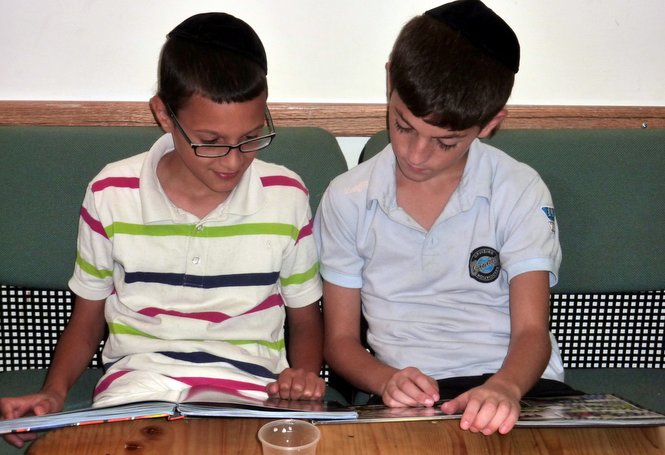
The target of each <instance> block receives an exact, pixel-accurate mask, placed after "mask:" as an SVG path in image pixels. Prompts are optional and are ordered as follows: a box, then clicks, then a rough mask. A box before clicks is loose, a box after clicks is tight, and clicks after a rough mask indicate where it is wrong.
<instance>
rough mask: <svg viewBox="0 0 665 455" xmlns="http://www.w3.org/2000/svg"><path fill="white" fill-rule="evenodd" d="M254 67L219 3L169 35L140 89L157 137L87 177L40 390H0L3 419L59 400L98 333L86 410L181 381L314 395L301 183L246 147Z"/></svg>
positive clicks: (255, 111)
mask: <svg viewBox="0 0 665 455" xmlns="http://www.w3.org/2000/svg"><path fill="white" fill-rule="evenodd" d="M266 75H267V60H266V55H265V51H264V48H263V45H262V43H261V40H260V39H259V37H258V36H257V35H256V33H255V32H254V30H253V29H252V28H251V27H250V26H249V25H248V24H246V23H245V22H243V21H241V20H240V19H237V18H235V17H233V16H231V15H228V14H224V13H205V14H198V15H195V16H193V17H190V18H189V19H187V20H185V21H184V22H182V23H181V24H180V25H178V26H177V27H176V28H175V29H174V30H173V31H172V32H171V33H170V34H169V35H168V37H167V40H166V43H165V44H164V47H163V48H162V53H161V58H160V64H159V84H158V92H157V95H156V96H155V97H153V98H152V99H151V100H150V106H151V108H152V111H153V113H154V115H155V117H156V118H157V120H158V121H159V123H160V125H161V126H162V128H163V129H164V131H165V132H166V134H165V135H164V136H162V137H161V138H160V139H159V140H158V141H157V142H156V143H155V144H154V145H153V147H152V148H151V149H150V151H148V152H146V153H143V154H140V155H137V156H134V157H131V158H128V159H126V160H123V161H120V162H116V163H112V164H109V165H108V166H106V167H105V168H104V169H103V170H102V171H101V172H100V173H99V174H98V175H97V176H96V177H95V178H94V179H93V180H92V182H91V183H90V185H89V186H88V189H87V192H86V195H85V198H84V201H83V206H82V209H81V218H80V224H79V235H78V254H77V261H76V266H75V270H74V274H73V276H72V278H71V280H70V283H69V284H70V287H71V289H72V290H73V291H74V293H75V294H76V301H75V306H74V311H73V314H72V317H71V321H70V323H69V325H68V326H67V328H66V330H65V331H64V333H63V335H62V337H61V339H60V341H59V343H58V347H57V349H56V352H55V355H54V358H53V362H52V363H51V367H50V369H49V374H48V376H47V379H46V381H45V383H44V385H43V387H42V390H41V391H40V392H39V393H37V394H34V395H28V396H24V397H17V398H4V399H2V400H0V410H1V412H2V416H3V417H4V418H16V417H19V416H21V415H24V414H29V413H34V414H38V415H39V414H46V413H50V412H55V411H59V410H61V409H62V408H63V405H64V401H65V397H66V395H67V393H68V391H69V389H70V388H71V386H72V385H73V384H74V382H75V381H76V379H77V378H78V377H79V375H80V374H81V373H82V371H83V370H84V369H85V368H86V366H87V365H88V364H89V362H90V359H91V357H92V355H93V354H94V352H95V351H96V350H97V347H98V346H99V343H100V341H101V340H102V339H103V337H104V335H105V330H106V329H108V338H107V340H106V343H105V346H104V351H103V355H102V358H103V362H104V367H105V374H104V376H103V377H102V378H101V380H100V381H99V383H98V384H97V387H96V390H95V396H94V405H95V406H103V405H113V404H119V403H123V402H130V401H140V400H144V399H170V398H171V397H172V396H177V395H178V394H179V392H180V391H182V390H184V389H187V388H189V387H192V386H203V387H206V388H211V389H220V390H223V391H225V392H226V393H231V394H238V395H245V396H253V397H259V398H267V397H268V396H273V397H277V398H282V399H312V400H317V399H320V398H321V397H322V396H323V393H324V387H325V383H324V381H323V380H322V379H321V378H320V377H319V371H320V368H321V364H322V344H323V341H322V330H321V329H322V317H321V313H320V309H319V305H318V302H319V300H320V297H321V292H322V289H321V279H320V277H319V274H318V258H317V254H316V246H315V244H314V240H313V237H312V235H311V218H312V215H311V211H310V208H309V201H308V193H307V190H306V188H305V186H304V184H303V182H302V180H301V179H300V178H299V176H297V175H296V174H295V173H293V172H291V171H290V170H288V169H286V168H284V167H282V166H278V165H275V164H270V163H267V162H263V161H260V160H259V159H255V157H256V155H257V153H259V151H260V150H261V149H263V148H265V147H267V146H268V145H269V144H270V142H271V140H272V139H273V137H274V136H275V130H274V127H273V124H272V120H271V118H270V113H269V111H268V107H267V104H266V99H267V96H268V88H267V79H266ZM285 307H286V310H285V309H284V308H285ZM285 319H288V327H289V330H290V334H289V335H290V336H289V346H288V351H289V352H288V354H289V356H288V358H289V362H290V365H289V362H287V353H286V347H285V341H284V339H285V336H284V322H285ZM6 438H7V440H8V441H9V442H10V443H13V444H14V445H17V446H19V447H20V446H22V445H23V443H24V439H28V438H27V437H25V438H21V437H19V436H17V435H9V436H7V437H6Z"/></svg>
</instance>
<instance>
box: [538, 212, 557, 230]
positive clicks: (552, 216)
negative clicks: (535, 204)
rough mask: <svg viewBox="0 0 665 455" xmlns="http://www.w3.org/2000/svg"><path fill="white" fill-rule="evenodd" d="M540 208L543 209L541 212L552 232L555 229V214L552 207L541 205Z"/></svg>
mask: <svg viewBox="0 0 665 455" xmlns="http://www.w3.org/2000/svg"><path fill="white" fill-rule="evenodd" d="M540 209H541V210H542V211H543V213H544V214H545V216H546V217H547V222H548V223H549V225H550V229H551V230H552V232H554V229H555V226H556V224H555V220H556V215H555V214H554V207H541V208H540Z"/></svg>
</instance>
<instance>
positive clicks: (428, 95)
mask: <svg viewBox="0 0 665 455" xmlns="http://www.w3.org/2000/svg"><path fill="white" fill-rule="evenodd" d="M389 71H390V76H389V78H390V89H391V91H392V90H396V91H397V93H398V94H399V96H400V98H401V99H402V101H404V103H405V104H406V106H407V107H408V108H409V110H410V111H411V113H412V114H413V115H415V116H417V117H420V118H422V119H423V120H425V121H426V122H428V123H430V124H432V125H435V126H439V127H445V128H450V129H452V130H464V129H467V128H470V127H472V126H480V127H483V126H485V125H486V124H487V123H488V122H489V121H490V120H492V118H494V116H495V115H496V114H497V113H499V111H500V110H501V109H503V107H504V106H505V105H506V102H507V101H508V98H509V97H510V93H511V91H512V88H513V84H514V81H515V75H514V74H513V72H512V71H510V70H509V69H507V68H506V67H505V66H504V65H502V64H501V63H499V62H498V61H496V60H495V59H493V58H492V57H490V56H488V55H487V54H486V53H484V52H482V51H481V50H480V49H478V48H476V47H475V46H474V45H472V44H471V43H470V42H469V41H468V40H467V39H466V38H464V37H463V36H462V35H461V34H460V33H458V32H456V31H454V30H452V29H451V28H449V27H448V26H446V25H445V24H443V23H441V22H439V21H437V20H435V19H433V18H431V17H429V16H426V15H423V16H417V17H415V18H414V19H412V20H411V21H409V22H408V23H407V24H406V25H405V26H404V27H403V28H402V31H401V32H400V34H399V36H398V37H397V40H396V42H395V45H394V47H393V50H392V53H391V56H390V68H389Z"/></svg>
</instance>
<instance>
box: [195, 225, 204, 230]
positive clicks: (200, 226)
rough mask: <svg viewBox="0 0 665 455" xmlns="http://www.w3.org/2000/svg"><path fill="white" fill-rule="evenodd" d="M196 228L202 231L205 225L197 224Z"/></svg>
mask: <svg viewBox="0 0 665 455" xmlns="http://www.w3.org/2000/svg"><path fill="white" fill-rule="evenodd" d="M196 230H197V231H199V232H201V231H202V230H203V225H202V224H199V225H198V226H196Z"/></svg>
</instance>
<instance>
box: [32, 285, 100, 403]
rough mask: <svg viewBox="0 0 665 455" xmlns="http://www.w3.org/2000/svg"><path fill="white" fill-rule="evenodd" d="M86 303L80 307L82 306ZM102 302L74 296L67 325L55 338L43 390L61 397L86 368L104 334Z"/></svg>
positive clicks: (63, 397) (64, 395)
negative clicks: (57, 337)
mask: <svg viewBox="0 0 665 455" xmlns="http://www.w3.org/2000/svg"><path fill="white" fill-rule="evenodd" d="M84 305H87V307H85V308H83V307H82V306H84ZM103 305H104V303H103V302H98V301H88V300H83V299H79V298H77V303H76V306H78V307H79V308H76V306H75V310H74V312H73V314H72V317H71V319H70V321H69V324H68V325H67V327H66V328H65V330H64V332H63V333H62V336H61V337H60V339H59V340H58V344H57V347H56V349H55V352H54V355H53V359H52V361H51V365H50V366H49V371H48V374H47V376H46V380H45V381H44V385H43V386H42V391H44V392H48V393H54V394H57V395H58V396H60V397H61V398H62V399H63V400H64V399H65V398H66V396H67V393H68V392H69V390H70V389H71V387H72V386H73V385H74V383H75V382H76V380H77V379H78V378H79V376H80V375H81V373H82V372H83V371H84V370H85V369H86V367H87V366H88V364H89V363H90V360H91V359H92V356H93V355H94V353H95V351H96V350H97V349H98V347H99V343H100V342H101V340H102V339H103V337H104V329H105V322H104V315H103Z"/></svg>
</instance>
